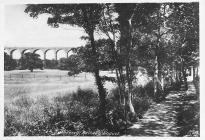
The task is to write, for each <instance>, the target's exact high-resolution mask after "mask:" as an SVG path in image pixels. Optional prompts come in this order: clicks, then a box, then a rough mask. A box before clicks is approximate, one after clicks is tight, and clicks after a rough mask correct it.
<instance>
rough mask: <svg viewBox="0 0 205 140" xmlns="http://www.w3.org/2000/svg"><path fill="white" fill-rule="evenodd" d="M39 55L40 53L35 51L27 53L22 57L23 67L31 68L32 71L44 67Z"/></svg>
mask: <svg viewBox="0 0 205 140" xmlns="http://www.w3.org/2000/svg"><path fill="white" fill-rule="evenodd" d="M39 57H40V55H38V54H35V53H30V52H28V53H25V54H24V55H23V57H22V58H21V59H20V62H21V69H29V70H30V71H31V72H33V69H36V68H40V69H43V62H42V60H41V59H40V58H39Z"/></svg>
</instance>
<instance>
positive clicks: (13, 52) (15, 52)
mask: <svg viewBox="0 0 205 140" xmlns="http://www.w3.org/2000/svg"><path fill="white" fill-rule="evenodd" d="M21 55H22V53H21V51H20V50H18V49H13V50H11V52H10V56H11V57H12V58H13V59H17V60H19V59H20V58H21Z"/></svg>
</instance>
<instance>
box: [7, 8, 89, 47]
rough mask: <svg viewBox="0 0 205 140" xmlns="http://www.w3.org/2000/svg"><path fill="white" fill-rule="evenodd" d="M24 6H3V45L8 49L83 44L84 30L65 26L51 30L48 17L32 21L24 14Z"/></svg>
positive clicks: (76, 45)
mask: <svg viewBox="0 0 205 140" xmlns="http://www.w3.org/2000/svg"><path fill="white" fill-rule="evenodd" d="M25 8H26V5H22V4H18V5H11V4H9V5H5V6H4V15H5V16H4V35H5V36H4V44H5V46H10V47H13V46H15V47H78V46H81V45H84V44H85V41H83V40H81V39H80V37H81V36H82V35H85V33H84V30H83V29H81V28H77V27H72V26H69V25H66V26H64V27H60V28H52V27H50V26H48V24H47V18H48V15H45V14H44V15H40V16H39V18H37V19H33V18H31V17H29V15H28V14H26V13H25V12H24V9H25Z"/></svg>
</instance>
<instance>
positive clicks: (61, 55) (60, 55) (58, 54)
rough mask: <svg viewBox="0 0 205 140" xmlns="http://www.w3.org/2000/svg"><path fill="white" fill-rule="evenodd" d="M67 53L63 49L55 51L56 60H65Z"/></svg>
mask: <svg viewBox="0 0 205 140" xmlns="http://www.w3.org/2000/svg"><path fill="white" fill-rule="evenodd" d="M66 55H67V53H66V51H65V50H63V49H58V50H57V51H56V60H60V58H67V56H66Z"/></svg>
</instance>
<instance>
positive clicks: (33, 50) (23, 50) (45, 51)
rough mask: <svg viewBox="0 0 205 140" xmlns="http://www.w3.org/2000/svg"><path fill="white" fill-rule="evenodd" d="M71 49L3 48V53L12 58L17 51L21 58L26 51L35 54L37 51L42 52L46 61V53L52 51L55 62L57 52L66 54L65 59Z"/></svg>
mask: <svg viewBox="0 0 205 140" xmlns="http://www.w3.org/2000/svg"><path fill="white" fill-rule="evenodd" d="M71 49H72V47H49V48H45V47H5V48H4V52H7V53H8V54H9V55H10V56H11V57H13V52H14V51H16V50H18V51H19V52H20V54H21V57H22V56H23V55H24V53H25V52H26V51H30V52H33V53H36V52H37V51H38V50H40V51H42V52H43V58H44V60H46V53H47V52H48V51H49V50H53V51H54V53H55V60H57V56H58V52H59V51H61V50H63V51H65V53H66V57H68V53H69V52H70V51H71Z"/></svg>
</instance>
